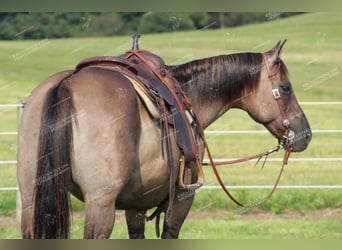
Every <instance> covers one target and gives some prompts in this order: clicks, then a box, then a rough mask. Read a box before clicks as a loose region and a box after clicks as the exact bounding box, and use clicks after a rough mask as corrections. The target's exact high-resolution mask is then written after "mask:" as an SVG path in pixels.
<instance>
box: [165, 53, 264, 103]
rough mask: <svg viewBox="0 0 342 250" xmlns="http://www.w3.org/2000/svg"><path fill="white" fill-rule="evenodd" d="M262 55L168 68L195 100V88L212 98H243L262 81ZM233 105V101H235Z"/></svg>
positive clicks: (216, 58) (226, 56)
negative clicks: (193, 89) (193, 90)
mask: <svg viewBox="0 0 342 250" xmlns="http://www.w3.org/2000/svg"><path fill="white" fill-rule="evenodd" d="M262 65H263V64H262V55H261V53H238V54H231V55H220V56H215V57H209V58H204V59H199V60H194V61H191V62H188V63H184V64H181V65H175V66H167V69H168V70H169V71H170V73H171V75H172V76H173V77H175V78H176V79H177V80H178V81H179V82H180V84H181V85H182V89H183V90H184V91H185V93H186V94H187V95H188V96H189V97H190V98H191V97H192V91H191V89H192V88H198V90H199V91H196V92H197V93H199V94H200V95H201V96H204V95H206V94H208V92H210V93H213V94H212V96H211V97H210V98H218V97H220V96H225V97H228V98H230V100H232V98H234V97H238V96H239V97H242V96H243V93H247V91H253V90H254V89H255V88H256V86H257V85H258V82H259V80H260V72H261V69H262ZM232 101H233V100H232Z"/></svg>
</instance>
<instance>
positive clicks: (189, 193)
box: [161, 189, 195, 239]
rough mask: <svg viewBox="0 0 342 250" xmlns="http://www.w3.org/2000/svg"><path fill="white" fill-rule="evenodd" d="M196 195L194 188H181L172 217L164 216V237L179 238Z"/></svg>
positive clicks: (174, 203)
mask: <svg viewBox="0 0 342 250" xmlns="http://www.w3.org/2000/svg"><path fill="white" fill-rule="evenodd" d="M194 197H195V191H194V190H180V189H178V190H177V192H176V196H175V200H174V202H173V207H172V215H171V217H170V218H164V226H163V233H162V236H161V237H162V238H163V239H178V235H179V231H180V229H181V227H182V225H183V222H184V220H185V218H186V216H187V215H188V213H189V211H190V208H191V205H192V202H193V200H194Z"/></svg>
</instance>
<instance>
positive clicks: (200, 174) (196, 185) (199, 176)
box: [178, 155, 204, 190]
mask: <svg viewBox="0 0 342 250" xmlns="http://www.w3.org/2000/svg"><path fill="white" fill-rule="evenodd" d="M179 163H180V164H179V177H178V186H179V188H181V189H188V190H195V189H197V188H200V187H201V186H202V185H203V183H204V173H203V170H202V166H201V164H200V161H199V159H196V170H197V182H196V183H193V184H185V183H184V181H183V177H184V172H185V157H184V155H182V156H181V158H180V159H179Z"/></svg>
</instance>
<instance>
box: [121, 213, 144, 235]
mask: <svg viewBox="0 0 342 250" xmlns="http://www.w3.org/2000/svg"><path fill="white" fill-rule="evenodd" d="M125 215H126V222H127V228H128V235H129V238H130V239H145V218H146V217H145V216H146V210H145V211H138V210H136V209H130V210H126V211H125Z"/></svg>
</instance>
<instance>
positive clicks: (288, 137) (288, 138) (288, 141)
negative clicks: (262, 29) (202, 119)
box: [204, 53, 294, 208]
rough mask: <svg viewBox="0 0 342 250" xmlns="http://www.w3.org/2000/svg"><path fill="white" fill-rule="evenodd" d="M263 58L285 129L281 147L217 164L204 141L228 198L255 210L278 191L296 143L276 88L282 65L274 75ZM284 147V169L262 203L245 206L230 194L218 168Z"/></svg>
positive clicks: (265, 154) (264, 55)
mask: <svg viewBox="0 0 342 250" xmlns="http://www.w3.org/2000/svg"><path fill="white" fill-rule="evenodd" d="M262 56H263V61H264V65H265V67H266V70H267V74H268V79H269V80H270V83H271V86H272V94H273V97H274V99H275V101H276V102H277V105H278V107H279V111H280V115H281V117H282V123H283V126H284V127H285V131H284V135H283V139H282V140H280V141H279V145H277V146H276V147H273V148H271V149H270V150H267V151H265V152H263V153H260V154H256V155H253V156H249V157H244V158H240V159H236V160H230V161H223V162H215V161H214V160H213V157H212V154H211V152H210V150H209V147H208V144H207V142H206V141H204V146H205V148H206V151H207V155H208V158H209V161H210V165H211V167H212V169H213V171H214V173H215V176H216V179H217V180H218V182H219V184H220V186H221V188H222V189H223V191H224V192H225V193H226V194H227V196H228V197H229V198H230V199H231V200H232V201H233V202H234V203H235V204H237V205H238V206H240V207H244V208H253V207H256V206H259V205H262V204H264V203H265V202H266V201H268V200H269V199H270V198H271V196H272V195H273V193H274V191H275V190H276V188H277V186H278V184H279V181H280V178H281V176H282V173H283V171H284V168H285V165H287V162H288V159H289V157H290V153H291V145H292V144H293V141H294V132H293V131H292V130H291V129H290V121H289V120H288V119H287V116H286V113H285V110H284V106H283V103H282V101H281V99H280V92H279V89H278V88H277V86H276V84H275V82H274V77H275V76H276V75H277V74H278V73H279V71H280V63H279V64H278V68H277V70H276V71H275V72H274V73H272V72H271V70H270V67H269V65H268V62H267V59H268V58H267V54H266V53H263V54H262ZM282 145H286V149H285V150H286V151H285V154H284V157H283V163H282V167H281V169H280V171H279V174H278V177H277V179H276V182H275V184H274V186H273V188H272V190H271V192H270V193H269V194H268V195H267V196H266V197H264V198H263V199H262V200H261V201H259V202H257V203H254V204H251V205H245V204H243V203H241V202H239V201H238V200H237V199H236V198H235V197H234V196H233V195H232V194H231V193H230V192H229V190H228V189H227V188H226V186H225V185H224V183H223V181H222V178H221V176H220V174H219V172H218V170H217V167H216V166H219V165H229V164H235V163H240V162H246V161H249V160H252V159H257V158H258V161H259V160H260V159H261V158H262V157H264V156H266V157H267V156H268V155H270V154H272V153H274V152H276V151H279V149H280V148H281V146H282ZM265 161H266V160H265Z"/></svg>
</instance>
